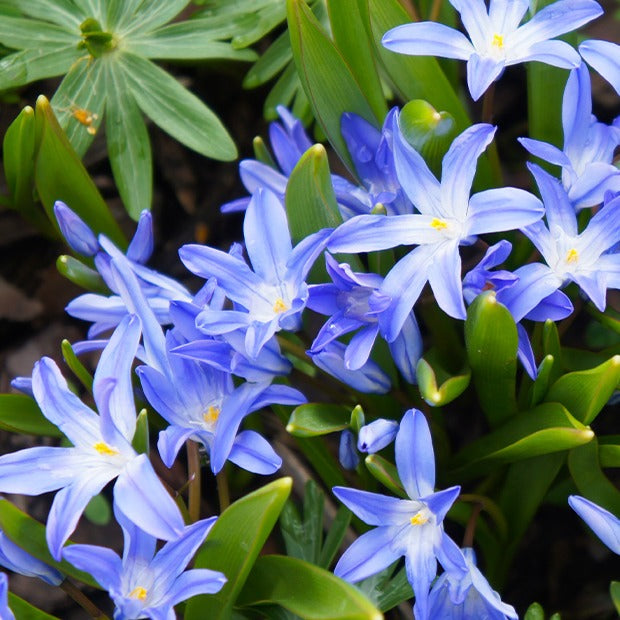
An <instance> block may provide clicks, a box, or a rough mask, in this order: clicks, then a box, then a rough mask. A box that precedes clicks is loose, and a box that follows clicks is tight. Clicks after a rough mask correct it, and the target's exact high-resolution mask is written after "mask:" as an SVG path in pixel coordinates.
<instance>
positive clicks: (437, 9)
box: [428, 0, 443, 22]
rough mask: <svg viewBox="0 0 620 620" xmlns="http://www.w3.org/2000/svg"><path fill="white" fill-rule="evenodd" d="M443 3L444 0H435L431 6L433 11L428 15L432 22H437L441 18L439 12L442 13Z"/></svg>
mask: <svg viewBox="0 0 620 620" xmlns="http://www.w3.org/2000/svg"><path fill="white" fill-rule="evenodd" d="M442 4H443V1H442V0H433V5H432V6H431V12H430V13H429V15H428V19H429V20H430V21H432V22H436V21H437V20H438V19H439V14H440V13H441V5H442Z"/></svg>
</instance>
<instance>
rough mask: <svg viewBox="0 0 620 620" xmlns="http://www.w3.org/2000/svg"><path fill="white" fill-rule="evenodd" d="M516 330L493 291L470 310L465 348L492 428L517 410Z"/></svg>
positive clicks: (509, 315) (511, 319) (479, 299)
mask: <svg viewBox="0 0 620 620" xmlns="http://www.w3.org/2000/svg"><path fill="white" fill-rule="evenodd" d="M517 345H518V337H517V326H516V325H515V322H514V319H513V318H512V315H511V314H510V312H509V311H508V309H507V308H506V307H504V306H502V304H500V303H498V302H497V300H496V298H495V294H494V292H493V291H488V292H486V293H483V294H482V295H478V297H477V298H476V299H475V300H474V302H473V303H472V304H471V306H469V308H468V309H467V319H466V321H465V346H466V348H467V356H468V359H469V365H470V367H471V372H472V376H473V379H474V385H475V386H476V391H477V392H478V398H479V400H480V406H481V407H482V410H483V411H484V413H485V415H486V417H487V419H488V421H489V424H490V425H491V426H497V425H498V424H500V423H502V422H504V421H506V420H507V419H508V418H510V416H511V415H512V414H514V413H515V412H516V410H517V402H516V398H515V385H516V374H517Z"/></svg>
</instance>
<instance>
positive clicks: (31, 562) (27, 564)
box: [0, 500, 65, 617]
mask: <svg viewBox="0 0 620 620" xmlns="http://www.w3.org/2000/svg"><path fill="white" fill-rule="evenodd" d="M0 501H4V500H0ZM0 566H3V567H4V568H8V569H9V570H12V571H13V572H16V573H19V574H20V575H26V576H27V577H38V578H39V579H42V580H43V581H45V582H46V583H49V584H50V585H52V586H57V585H60V583H61V582H62V581H63V580H64V578H65V577H64V575H62V574H61V573H60V572H59V571H57V570H56V569H55V568H52V567H51V566H49V565H48V564H46V563H45V562H42V561H41V560H39V559H37V558H35V557H34V556H32V555H30V554H29V553H28V552H27V551H24V550H23V549H22V548H21V547H19V546H18V545H16V544H15V543H14V542H13V541H12V540H11V539H10V538H9V537H8V536H7V535H6V534H5V533H4V532H0ZM0 617H2V616H1V615H0Z"/></svg>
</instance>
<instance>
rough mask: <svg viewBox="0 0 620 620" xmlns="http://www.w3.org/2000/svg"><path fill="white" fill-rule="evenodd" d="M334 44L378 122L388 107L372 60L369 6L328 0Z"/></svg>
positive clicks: (340, 0) (345, 0) (339, 0)
mask: <svg viewBox="0 0 620 620" xmlns="http://www.w3.org/2000/svg"><path fill="white" fill-rule="evenodd" d="M327 10H328V13H329V22H330V25H331V30H332V35H333V37H334V41H335V43H336V45H337V46H338V50H339V51H340V53H341V54H342V55H343V57H344V59H345V60H346V62H347V64H348V65H349V68H350V69H351V73H352V74H353V75H354V76H355V79H356V80H357V83H358V84H359V85H360V87H361V88H362V91H363V93H364V95H366V99H367V100H368V103H369V104H370V107H371V108H372V110H373V112H374V114H375V116H376V117H377V118H378V119H382V118H385V115H386V114H387V111H388V110H387V105H386V103H385V97H384V96H383V88H382V86H381V80H380V78H379V73H378V72H377V66H376V62H375V57H374V41H373V39H372V33H371V30H370V16H369V14H368V5H367V4H366V3H364V2H358V0H327Z"/></svg>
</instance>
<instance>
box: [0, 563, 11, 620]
mask: <svg viewBox="0 0 620 620" xmlns="http://www.w3.org/2000/svg"><path fill="white" fill-rule="evenodd" d="M0 618H3V619H4V620H15V615H14V614H13V612H12V611H11V609H10V608H9V578H8V577H7V576H6V573H0Z"/></svg>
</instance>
